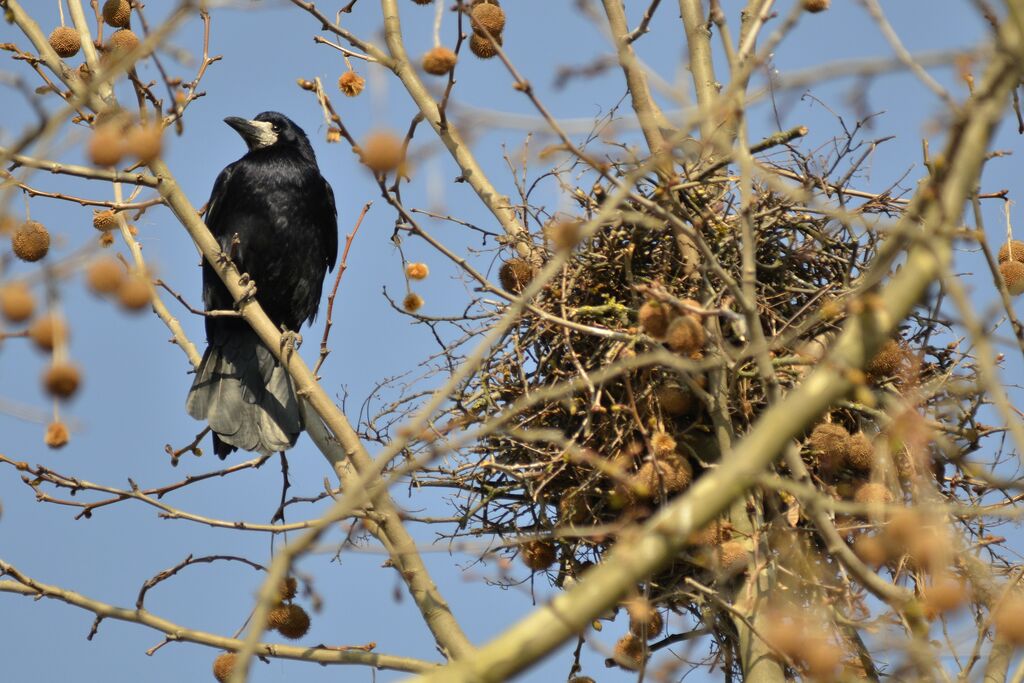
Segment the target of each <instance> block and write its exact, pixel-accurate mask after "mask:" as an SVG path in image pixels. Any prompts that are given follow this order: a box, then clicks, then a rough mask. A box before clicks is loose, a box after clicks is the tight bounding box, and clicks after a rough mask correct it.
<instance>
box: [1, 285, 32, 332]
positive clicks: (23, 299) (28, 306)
mask: <svg viewBox="0 0 1024 683" xmlns="http://www.w3.org/2000/svg"><path fill="white" fill-rule="evenodd" d="M35 310H36V300H35V297H33V296H32V290H31V289H29V288H28V285H26V284H25V283H23V282H12V283H10V284H7V285H4V286H3V287H0V313H2V314H3V316H4V318H5V319H6V320H7V322H12V323H22V322H25V321H26V320H28V319H29V318H31V317H32V313H33V312H34V311H35Z"/></svg>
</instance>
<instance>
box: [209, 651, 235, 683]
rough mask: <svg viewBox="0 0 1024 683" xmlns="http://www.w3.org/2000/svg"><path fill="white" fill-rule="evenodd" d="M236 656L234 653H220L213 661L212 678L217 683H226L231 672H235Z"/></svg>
mask: <svg viewBox="0 0 1024 683" xmlns="http://www.w3.org/2000/svg"><path fill="white" fill-rule="evenodd" d="M235 659H236V655H235V653H234V652H222V653H221V654H219V655H217V659H215V660H213V677H214V678H216V679H217V680H218V681H219V683H227V681H228V679H229V678H231V672H232V671H234V670H235Z"/></svg>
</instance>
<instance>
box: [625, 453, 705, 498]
mask: <svg viewBox="0 0 1024 683" xmlns="http://www.w3.org/2000/svg"><path fill="white" fill-rule="evenodd" d="M692 482H693V468H691V467H690V463H688V462H687V461H686V460H685V459H684V458H681V457H679V456H672V455H670V456H667V457H661V458H653V459H651V460H648V461H647V462H645V463H644V464H643V465H642V466H641V467H640V469H639V470H637V473H636V474H634V475H633V476H632V477H630V481H629V487H630V489H631V490H632V491H633V493H635V494H636V495H638V496H640V497H641V498H657V497H660V495H661V494H665V495H666V496H670V495H672V494H674V493H679V492H680V491H682V490H683V489H685V488H687V487H689V485H690V484H691V483H692Z"/></svg>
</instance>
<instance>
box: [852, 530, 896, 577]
mask: <svg viewBox="0 0 1024 683" xmlns="http://www.w3.org/2000/svg"><path fill="white" fill-rule="evenodd" d="M853 552H854V554H855V555H856V556H857V557H859V558H860V561H861V562H863V563H864V564H866V565H867V566H869V567H871V568H872V569H878V568H879V567H881V566H882V565H883V564H885V563H886V560H888V559H889V552H888V551H887V550H886V548H885V543H883V542H882V540H881V539H880V538H878V536H868V535H867V534H860V535H858V536H857V538H856V539H854V541H853Z"/></svg>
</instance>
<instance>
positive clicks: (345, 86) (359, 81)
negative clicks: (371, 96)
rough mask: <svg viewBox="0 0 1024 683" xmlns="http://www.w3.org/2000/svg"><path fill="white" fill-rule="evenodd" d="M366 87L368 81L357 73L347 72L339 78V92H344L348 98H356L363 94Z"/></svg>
mask: <svg viewBox="0 0 1024 683" xmlns="http://www.w3.org/2000/svg"><path fill="white" fill-rule="evenodd" d="M365 86H366V79H365V78H363V77H362V76H360V75H359V74H357V73H356V72H355V71H346V72H345V73H343V74H341V76H339V77H338V90H340V91H341V92H343V93H344V94H345V96H346V97H355V96H356V95H358V94H359V93H361V92H363V88H364V87H365Z"/></svg>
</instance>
